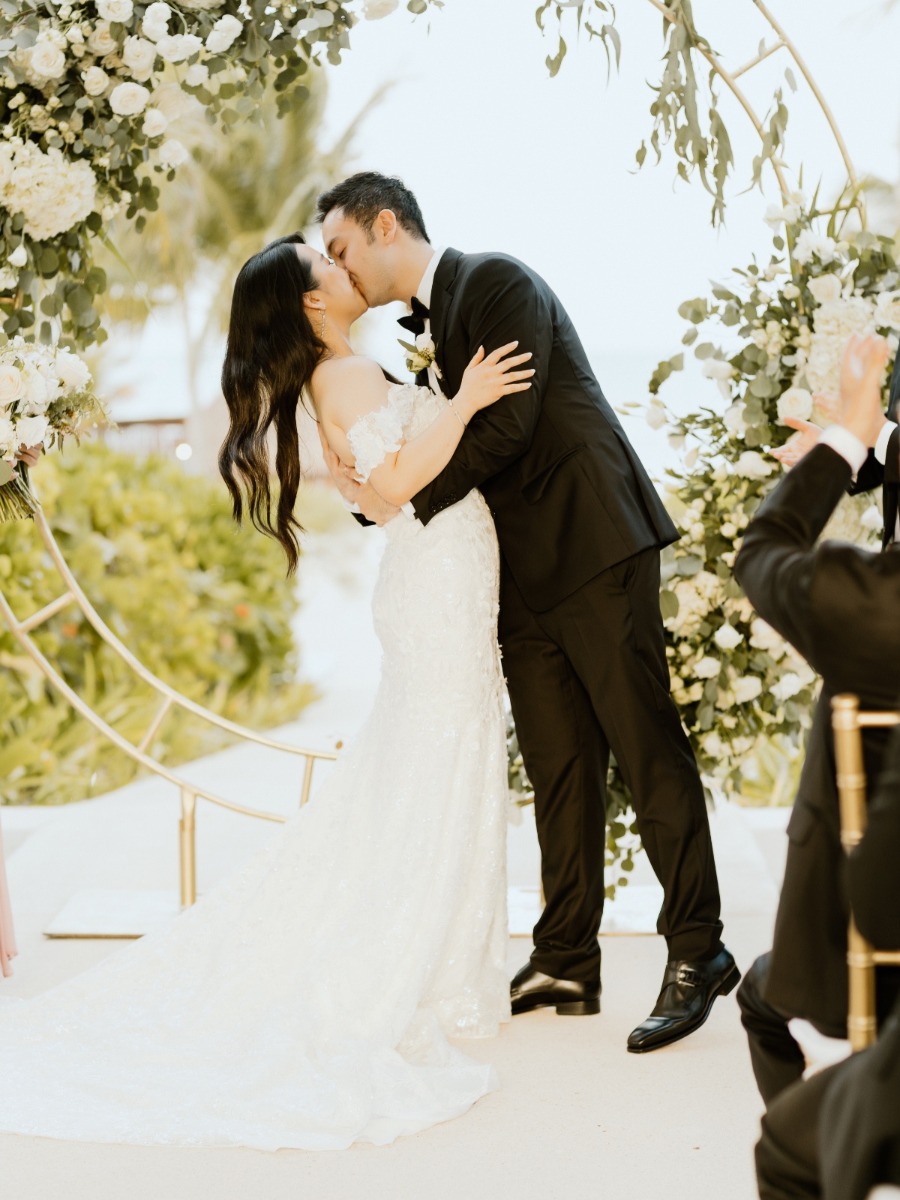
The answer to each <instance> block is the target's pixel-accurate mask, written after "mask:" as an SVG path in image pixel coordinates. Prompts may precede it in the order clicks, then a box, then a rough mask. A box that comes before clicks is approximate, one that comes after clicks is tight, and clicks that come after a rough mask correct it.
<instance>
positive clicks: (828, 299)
mask: <svg viewBox="0 0 900 1200" xmlns="http://www.w3.org/2000/svg"><path fill="white" fill-rule="evenodd" d="M806 286H807V287H808V288H809V290H810V291H811V292H812V294H813V296H814V298H815V301H816V303H817V304H831V303H832V302H833V301H834V300H838V299H840V295H841V281H840V280H839V279H838V277H837V275H819V276H818V278H817V279H810V281H809V283H808V284H807V285H806Z"/></svg>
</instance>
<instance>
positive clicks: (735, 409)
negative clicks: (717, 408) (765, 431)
mask: <svg viewBox="0 0 900 1200" xmlns="http://www.w3.org/2000/svg"><path fill="white" fill-rule="evenodd" d="M722 420H723V422H724V423H725V428H726V429H727V430H728V432H729V433H732V434H734V435H735V436H737V435H739V434H742V433H743V432H744V430H745V429H746V428H747V422H746V421H745V420H744V406H743V404H741V403H740V402H735V403H734V404H731V405H729V406H728V408H726V409H725V412H724V413H723V414H722Z"/></svg>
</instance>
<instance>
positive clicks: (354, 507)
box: [338, 493, 362, 516]
mask: <svg viewBox="0 0 900 1200" xmlns="http://www.w3.org/2000/svg"><path fill="white" fill-rule="evenodd" d="M338 494H339V495H340V493H338ZM341 504H343V506H344V508H346V510H347V512H351V513H359V514H360V516H361V515H362V509H361V508H360V507H359V505H358V504H357V503H356V501H355V500H353V501H350V500H345V499H344V497H343V496H341Z"/></svg>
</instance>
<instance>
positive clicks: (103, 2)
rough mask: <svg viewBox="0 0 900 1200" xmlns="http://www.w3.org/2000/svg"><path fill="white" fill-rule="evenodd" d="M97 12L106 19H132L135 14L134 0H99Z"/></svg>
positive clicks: (120, 20) (121, 20) (123, 20)
mask: <svg viewBox="0 0 900 1200" xmlns="http://www.w3.org/2000/svg"><path fill="white" fill-rule="evenodd" d="M97 12H98V14H99V15H100V16H101V17H102V18H103V20H104V21H119V22H120V23H124V22H125V21H130V20H131V18H132V16H133V15H134V4H133V3H132V0H97Z"/></svg>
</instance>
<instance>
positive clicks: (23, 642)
mask: <svg viewBox="0 0 900 1200" xmlns="http://www.w3.org/2000/svg"><path fill="white" fill-rule="evenodd" d="M34 523H35V526H36V528H37V530H38V532H39V533H40V536H41V539H42V541H43V543H44V546H45V547H46V549H47V552H48V554H49V555H50V558H51V560H52V562H53V565H54V566H55V567H56V570H57V572H58V574H59V576H60V578H61V580H62V584H63V587H64V590H63V591H62V592H61V593H60V594H59V595H58V596H57V597H56V598H55V599H54V600H51V601H50V603H49V604H45V605H44V607H43V608H41V609H40V610H39V611H37V612H34V613H32V614H31V615H30V616H27V617H24V618H20V617H18V616H17V615H16V613H15V612H14V611H13V609H12V607H11V605H10V604H9V601H8V600H7V599H6V596H4V594H3V591H2V589H0V615H2V617H3V620H4V621H5V623H6V625H7V628H8V629H9V630H10V632H11V633H12V634H13V636H14V637H15V638H16V640H17V641H18V643H19V645H20V646H21V647H22V649H23V650H24V652H25V654H26V655H27V656H28V658H29V659H30V660H31V661H32V662H33V663H34V664H35V665H36V666H37V667H38V669H39V670H40V672H41V674H42V675H43V676H44V678H45V679H46V680H47V682H48V683H49V684H50V686H51V687H52V688H53V689H54V690H55V691H56V692H58V693H59V694H60V695H61V696H62V697H63V698H64V699H65V700H67V701H68V703H69V704H70V705H71V706H72V708H73V709H74V710H75V711H76V712H77V713H78V714H79V715H80V716H82V717H84V719H85V720H86V721H88V722H89V723H90V724H91V725H92V726H93V727H94V729H96V730H97V731H98V732H99V733H101V734H102V735H103V737H105V738H106V739H107V740H108V741H110V742H112V744H113V745H114V746H117V747H118V748H119V749H120V750H121V751H122V752H123V753H124V754H127V755H128V757H129V758H131V759H133V760H134V761H135V762H136V763H138V764H139V765H140V766H142V767H144V768H145V769H147V770H148V771H151V772H152V773H153V774H154V775H158V776H159V777H160V778H162V779H165V780H167V781H168V782H169V783H172V784H174V785H175V786H176V787H177V788H178V789H179V792H180V795H181V819H180V822H179V833H178V843H179V859H180V870H181V903H182V905H183V906H188V905H191V904H193V903H194V902H195V900H196V899H197V850H196V836H197V827H196V807H197V801H198V800H206V801H208V802H209V803H210V804H215V805H218V806H219V807H220V808H226V809H229V810H230V811H231V812H236V813H241V814H243V815H244V816H248V817H257V818H259V819H261V820H264V821H277V822H283V821H285V820H286V818H285V817H283V816H281V815H280V814H279V813H271V812H264V811H262V810H261V809H256V808H249V807H247V806H246V805H243V804H237V803H235V802H234V801H233V800H226V799H225V798H224V797H223V796H218V795H216V794H215V793H214V792H211V791H208V790H207V789H206V788H201V787H198V786H197V785H196V784H195V783H191V782H190V781H189V780H187V779H185V778H184V777H183V776H181V775H179V774H178V772H177V771H176V770H173V769H172V768H170V767H167V766H165V765H164V764H163V763H161V762H160V761H159V760H158V759H157V758H155V757H154V756H153V754H152V753H151V746H152V743H153V739H154V738H155V737H156V735H157V734H158V732H159V730H160V728H161V726H162V723H163V721H164V720H165V719H166V717H167V716H168V714H169V712H170V711H171V710H172V709H183V710H184V711H185V712H189V713H192V714H193V715H194V716H196V717H200V718H201V719H202V720H204V721H206V722H208V723H209V724H210V725H215V726H217V727H218V728H219V729H223V730H225V731H226V732H227V733H229V734H231V735H233V736H234V737H238V738H241V739H243V740H244V741H248V742H256V743H258V744H259V745H261V746H268V747H269V748H270V749H272V750H280V751H282V752H283V753H285V754H293V755H296V756H299V757H300V758H302V759H303V760H304V770H303V779H302V782H301V786H300V805H301V806H302V805H304V804H305V803H306V802H307V800H308V799H309V794H310V789H311V788H312V781H313V771H314V769H315V765H316V763H317V762H320V761H326V762H333V761H334V760H335V759H336V758H337V755H336V754H334V753H332V752H331V751H327V750H310V749H304V748H303V747H300V746H294V745H291V744H290V743H289V742H281V741H277V740H276V739H275V738H271V737H267V736H266V735H265V734H263V733H257V732H256V731H255V730H252V729H247V728H246V727H245V726H243V725H238V724H236V723H235V722H234V721H229V720H227V719H226V718H225V717H222V716H219V714H218V713H214V712H212V711H210V709H208V708H204V707H203V705H202V704H197V703H196V702H195V701H193V700H189V699H188V698H187V697H186V696H183V695H182V694H181V693H180V692H178V691H176V690H175V689H174V688H172V687H170V686H169V684H167V683H164V682H163V680H161V679H159V678H158V677H157V676H156V675H154V674H153V672H152V671H149V670H148V669H147V667H145V666H144V664H143V663H142V662H140V660H139V659H137V658H136V657H135V656H134V655H133V654H132V652H131V651H130V650H129V649H128V647H127V646H126V645H125V644H124V643H123V642H122V641H121V640H120V639H119V638H117V637H116V635H115V634H114V633H113V631H112V630H111V629H110V628H109V626H108V625H107V624H106V622H105V621H104V620H103V618H102V617H101V616H100V614H99V613H98V612H97V610H96V609H95V608H94V606H93V604H91V602H90V600H89V599H88V597H87V596H86V595H85V593H84V591H83V590H82V588H81V586H80V584H79V583H78V581H77V579H76V578H75V576H74V575H73V573H72V570H71V568H70V567H69V564H68V563H67V562H66V560H65V557H64V556H63V553H62V551H61V550H60V548H59V546H58V544H57V542H56V539H55V538H54V536H53V532H52V530H51V529H50V525H49V523H48V521H47V518H46V517H45V515H44V513H43V510H42V509H38V511H37V512H36V513H35V516H34ZM72 604H75V605H77V606H78V608H79V609H80V610H81V612H82V614H83V615H84V617H85V618H86V619H87V621H88V622H89V624H90V625H91V626H92V627H93V628H94V629H95V630H96V632H97V633H98V634H99V635H100V637H101V638H102V639H103V641H104V642H105V643H106V644H107V645H108V646H109V647H110V648H111V649H112V650H113V651H114V652H115V653H116V654H117V655H118V656H119V658H121V659H122V661H123V662H124V663H125V665H126V666H127V667H129V668H130V670H131V671H132V673H133V674H134V675H135V676H136V677H137V678H138V679H140V680H142V681H143V682H144V683H146V684H149V685H150V687H152V688H153V690H154V691H155V692H156V693H157V694H158V695H159V697H160V704H159V707H158V708H157V710H156V713H155V715H154V717H153V719H152V720H151V722H150V724H149V726H148V727H147V729H146V731H145V733H144V735H143V737H142V738H141V740H140V742H138V743H137V745H134V744H132V743H131V742H130V741H128V739H127V738H125V737H123V736H122V735H121V734H120V733H119V732H118V731H117V730H115V729H113V727H112V726H111V725H109V724H108V723H107V722H106V721H104V720H103V718H102V717H100V716H99V715H98V714H97V713H96V712H94V710H93V709H92V708H91V706H90V705H89V704H88V703H87V702H86V701H85V700H84V699H83V698H82V697H81V696H79V695H78V693H77V692H76V691H74V690H73V688H71V687H70V686H69V684H68V683H66V681H65V679H63V677H62V675H61V674H60V673H59V671H58V670H57V669H56V667H54V666H53V664H52V663H51V662H50V661H49V660H48V659H47V658H46V657H45V655H44V654H42V652H41V651H40V649H39V648H38V646H37V644H36V643H35V641H34V638H33V637H32V633H33V631H34V630H35V629H37V628H38V627H39V626H41V625H43V624H44V622H45V621H48V620H50V618H51V617H54V616H56V614H57V613H60V612H62V611H63V610H64V609H65V608H68V607H69V606H70V605H72Z"/></svg>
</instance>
